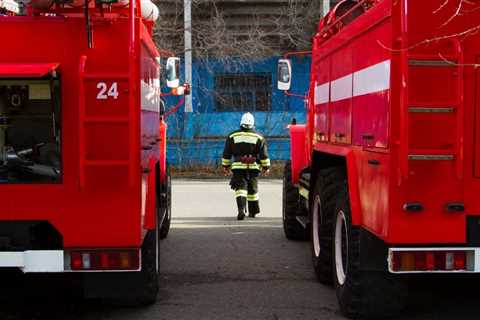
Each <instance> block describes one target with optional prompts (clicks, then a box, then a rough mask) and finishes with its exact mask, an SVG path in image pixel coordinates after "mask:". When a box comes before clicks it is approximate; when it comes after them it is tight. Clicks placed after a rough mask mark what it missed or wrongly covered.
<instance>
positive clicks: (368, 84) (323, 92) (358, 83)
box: [314, 60, 391, 105]
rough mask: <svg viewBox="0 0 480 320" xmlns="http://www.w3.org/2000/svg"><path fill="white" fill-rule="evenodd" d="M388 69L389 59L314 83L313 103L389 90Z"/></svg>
mask: <svg viewBox="0 0 480 320" xmlns="http://www.w3.org/2000/svg"><path fill="white" fill-rule="evenodd" d="M390 70H391V68H390V60H385V61H383V62H380V63H377V64H374V65H372V66H369V67H367V68H364V69H362V70H359V71H356V72H354V73H351V74H349V75H346V76H344V77H341V78H338V79H336V80H333V81H332V82H326V83H323V84H320V85H318V84H316V85H315V95H314V101H315V105H319V104H323V103H327V102H329V101H331V102H337V101H342V100H345V99H351V98H352V97H359V96H363V95H367V94H372V93H377V92H382V91H385V90H389V89H390ZM330 87H331V89H330ZM330 90H331V92H330ZM330 94H331V96H330Z"/></svg>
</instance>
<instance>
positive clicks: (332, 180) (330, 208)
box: [310, 167, 345, 285]
mask: <svg viewBox="0 0 480 320" xmlns="http://www.w3.org/2000/svg"><path fill="white" fill-rule="evenodd" d="M344 177H345V172H344V170H343V169H342V168H340V167H330V168H326V169H322V170H320V172H319V174H318V177H317V181H316V183H315V188H314V191H313V197H312V200H313V199H315V197H316V195H318V196H319V197H320V203H321V218H320V220H319V221H320V248H321V250H320V255H319V256H318V257H316V256H315V250H314V248H313V232H314V230H313V223H312V224H311V229H310V230H311V231H310V232H311V238H312V260H313V269H314V270H315V275H316V276H317V280H318V281H319V282H321V283H323V284H327V285H331V284H333V281H332V279H333V268H332V259H333V257H332V239H333V217H334V215H335V205H336V202H337V194H338V191H339V189H340V186H341V181H342V179H343V178H344ZM310 208H311V210H310V221H313V217H312V215H313V202H312V205H311V206H310Z"/></svg>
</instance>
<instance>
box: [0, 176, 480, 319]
mask: <svg viewBox="0 0 480 320" xmlns="http://www.w3.org/2000/svg"><path fill="white" fill-rule="evenodd" d="M260 195H261V208H262V213H261V215H260V216H259V217H258V218H256V219H246V220H245V221H240V222H239V221H236V219H235V217H236V209H235V202H234V195H233V193H232V192H231V190H229V188H228V185H227V181H226V180H218V181H216V180H208V181H194V180H180V181H174V184H173V216H174V220H173V224H172V230H171V232H170V235H169V236H168V238H167V239H166V240H163V241H162V243H161V254H162V263H161V269H162V270H161V272H162V275H161V282H160V285H161V291H160V294H159V297H158V300H157V303H156V304H154V305H152V306H150V307H146V308H124V307H122V306H118V305H111V304H106V303H104V302H99V301H85V300H81V299H78V298H71V296H72V295H73V296H74V295H75V292H69V291H68V288H67V289H63V288H60V289H59V287H57V286H55V285H54V284H52V283H50V282H48V281H44V282H39V283H35V284H32V283H30V282H29V281H23V282H19V283H18V284H17V285H15V284H16V282H15V280H14V279H13V278H10V277H9V276H8V275H5V274H3V275H2V276H1V277H0V289H1V290H0V297H1V298H2V300H1V301H3V302H2V303H1V304H0V320H20V319H21V320H33V319H38V320H40V319H49V320H52V319H62V320H64V319H65V320H69V319H72V320H103V319H114V320H127V319H128V320H147V319H148V320H157V319H172V320H173V319H175V320H177V319H178V320H181V319H185V320H190V319H191V320H202V319H205V320H207V319H208V320H215V319H225V320H228V319H245V320H246V319H248V320H255V319H273V320H277V319H284V320H294V319H305V320H314V319H321V320H324V319H325V320H327V319H344V318H343V317H342V315H341V314H340V313H339V311H338V305H337V302H336V297H335V292H334V290H333V289H332V288H331V287H328V286H323V285H321V284H319V283H318V282H316V281H315V277H314V274H313V271H312V267H311V261H310V247H309V244H308V243H305V242H292V241H288V240H286V239H285V237H284V235H283V230H282V225H281V181H280V180H262V181H261V183H260ZM476 278H478V277H471V276H470V277H458V276H455V277H452V276H448V277H430V278H426V277H417V278H413V279H411V280H410V283H411V291H410V294H409V296H410V303H409V307H408V309H407V310H406V312H405V313H404V314H402V316H401V317H400V318H398V319H415V320H416V319H439V320H443V319H479V318H480V304H479V301H480V298H479V296H480V295H479V293H478V292H479V291H480V282H479V281H478V280H477V279H476ZM12 282H13V288H14V289H15V291H18V292H36V293H37V294H36V297H34V298H32V297H24V296H22V295H20V296H15V297H13V298H12V292H11V290H12V289H11V288H12V287H11V285H12ZM6 284H9V286H10V288H8V287H9V286H7V285H6ZM7 298H9V299H7Z"/></svg>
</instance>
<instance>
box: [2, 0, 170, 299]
mask: <svg viewBox="0 0 480 320" xmlns="http://www.w3.org/2000/svg"><path fill="white" fill-rule="evenodd" d="M5 1H6V0H3V2H5ZM8 1H9V5H10V6H9V7H5V6H4V7H3V10H2V11H0V30H1V32H2V50H0V202H1V203H2V205H1V208H0V268H3V269H9V268H16V269H20V270H21V271H23V273H62V274H64V276H65V274H66V273H68V274H70V275H71V276H72V277H77V278H80V279H81V280H82V284H83V290H84V293H85V295H86V296H87V297H108V298H118V299H122V300H125V301H129V302H132V303H134V304H148V303H152V302H154V301H155V298H156V295H157V292H158V272H159V238H164V237H166V236H167V234H168V230H169V226H170V178H169V176H168V173H167V171H168V170H167V168H166V158H165V151H166V148H165V146H166V141H165V140H166V139H165V138H166V137H165V129H166V127H165V123H164V122H163V118H162V117H163V111H164V110H161V109H162V108H161V101H160V95H161V94H160V52H159V50H157V48H156V46H155V44H154V42H153V40H152V34H153V26H154V21H155V19H156V18H157V17H158V9H157V7H156V6H155V5H154V4H153V3H152V2H151V1H149V0H141V1H140V0H119V1H109V0H96V1H90V0H86V1H84V0H74V1H61V0H60V1H52V0H34V1H32V2H29V3H27V6H26V14H25V15H22V16H20V15H16V12H15V11H14V12H12V9H11V8H12V2H13V1H10V0H8ZM1 3H2V1H0V4H1ZM17 9H18V7H17ZM2 12H3V14H2ZM178 62H179V60H178V58H171V59H170V60H168V62H167V71H168V81H169V85H170V86H171V87H176V86H178V82H179V80H178ZM52 276H54V275H52Z"/></svg>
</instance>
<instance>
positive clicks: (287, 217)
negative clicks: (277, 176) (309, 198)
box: [282, 161, 308, 240]
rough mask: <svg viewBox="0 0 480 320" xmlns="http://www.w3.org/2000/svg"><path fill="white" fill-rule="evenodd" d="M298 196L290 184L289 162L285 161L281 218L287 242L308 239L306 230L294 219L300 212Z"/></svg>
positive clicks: (290, 171)
mask: <svg viewBox="0 0 480 320" xmlns="http://www.w3.org/2000/svg"><path fill="white" fill-rule="evenodd" d="M299 196H300V195H299V194H298V188H296V187H295V186H294V185H293V183H292V167H291V162H290V161H287V163H286V164H285V169H284V172H283V194H282V200H283V205H282V217H283V230H284V232H285V236H286V237H287V239H289V240H307V239H308V229H306V228H304V227H303V226H302V225H301V224H300V222H298V221H297V218H296V217H297V214H298V211H299V210H300V209H299V203H298V200H299V198H298V197H299Z"/></svg>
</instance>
